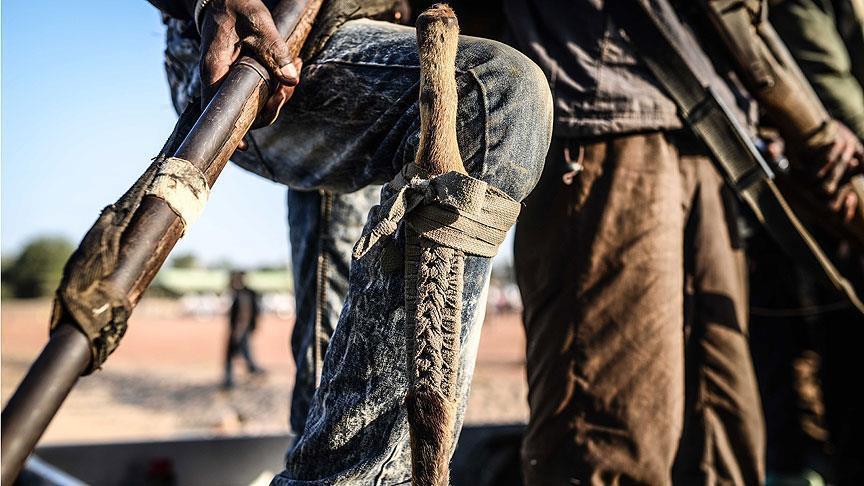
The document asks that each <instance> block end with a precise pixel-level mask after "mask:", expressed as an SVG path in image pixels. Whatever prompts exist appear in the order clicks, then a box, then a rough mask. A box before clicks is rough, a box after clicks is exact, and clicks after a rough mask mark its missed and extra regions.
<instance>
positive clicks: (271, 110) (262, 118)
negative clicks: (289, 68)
mask: <svg viewBox="0 0 864 486" xmlns="http://www.w3.org/2000/svg"><path fill="white" fill-rule="evenodd" d="M302 66H303V61H302V60H301V59H300V58H299V57H298V58H297V59H295V60H294V67H295V68H296V69H297V71H298V72H299V71H300V69H301V67H302ZM294 89H295V88H294V87H293V86H287V85H284V84H280V85H277V87H276V90H275V91H274V93H273V94H272V95H271V96H270V98H269V99H268V100H267V103H265V104H264V107H263V108H262V109H261V113H259V114H258V119H257V120H256V121H255V125H254V126H253V128H260V127H265V126H267V125H271V124H272V123H273V122H275V121H276V119H277V118H278V117H279V113H280V112H281V111H282V107H283V106H285V102H287V101H288V100H289V99H291V96H292V95H293V94H294Z"/></svg>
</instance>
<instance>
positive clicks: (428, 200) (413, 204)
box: [354, 164, 521, 259]
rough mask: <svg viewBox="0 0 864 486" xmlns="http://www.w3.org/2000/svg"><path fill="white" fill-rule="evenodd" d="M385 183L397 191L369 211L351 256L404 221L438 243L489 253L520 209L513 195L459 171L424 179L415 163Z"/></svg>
mask: <svg viewBox="0 0 864 486" xmlns="http://www.w3.org/2000/svg"><path fill="white" fill-rule="evenodd" d="M388 186H389V188H390V189H392V190H395V191H396V192H395V193H394V194H393V195H392V196H390V197H389V198H387V199H386V200H384V201H382V202H381V204H379V205H378V206H377V207H376V208H375V210H373V212H372V215H371V216H370V222H369V224H368V225H367V227H366V229H365V230H364V231H363V235H362V236H361V237H360V240H359V241H358V242H357V244H356V245H355V246H354V258H355V259H356V258H361V257H363V255H365V254H366V253H368V252H369V250H370V249H372V247H374V246H375V245H376V244H377V243H378V242H379V241H381V240H382V239H383V238H387V237H389V236H391V235H393V234H394V233H396V230H397V229H398V228H399V224H400V223H401V222H402V221H403V220H405V222H406V223H407V224H408V225H410V227H411V229H413V230H414V231H416V232H417V233H418V234H419V235H420V236H421V237H423V238H427V239H429V240H432V241H434V242H436V243H438V244H439V245H442V246H445V247H448V248H454V249H457V250H462V251H464V252H465V253H467V254H471V255H478V256H483V257H490V258H491V257H493V256H495V254H496V253H497V251H498V246H500V245H501V243H502V242H503V241H504V238H505V237H506V236H507V231H508V230H509V229H510V228H511V227H512V226H513V225H514V224H515V223H516V218H517V217H518V216H519V210H520V209H521V206H520V204H519V203H518V202H516V201H515V200H514V199H513V198H511V197H510V196H508V195H507V194H505V193H504V192H503V191H501V190H500V189H497V188H495V187H492V186H490V185H489V184H487V183H485V182H483V181H481V180H478V179H475V178H473V177H470V176H467V175H465V174H461V173H459V172H447V173H446V174H441V175H439V176H434V177H431V178H428V177H424V176H423V174H422V173H421V172H420V169H419V168H418V167H417V166H416V165H414V164H410V165H408V166H406V168H405V169H404V170H403V171H402V172H401V173H399V174H398V175H397V176H396V177H395V178H394V179H393V180H392V181H391V182H390V183H389V184H388ZM376 220H377V221H376Z"/></svg>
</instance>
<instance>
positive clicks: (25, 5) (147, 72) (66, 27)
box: [0, 0, 512, 266]
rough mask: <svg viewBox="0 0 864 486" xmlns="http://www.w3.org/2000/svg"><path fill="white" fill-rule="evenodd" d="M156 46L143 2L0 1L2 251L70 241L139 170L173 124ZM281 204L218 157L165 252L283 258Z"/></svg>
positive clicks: (268, 188) (238, 259)
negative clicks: (180, 234) (196, 213)
mask: <svg viewBox="0 0 864 486" xmlns="http://www.w3.org/2000/svg"><path fill="white" fill-rule="evenodd" d="M163 48H164V30H163V27H162V22H161V20H160V16H159V13H158V11H157V10H156V9H155V8H153V7H152V6H151V5H150V4H149V3H147V2H146V1H145V0H87V1H84V0H77V1H75V0H71V1H70V0H39V1H34V0H2V73H0V76H2V94H0V96H2V99H0V103H2V127H0V128H2V141H0V146H2V149H0V160H2V162H0V180H2V183H0V186H2V192H0V202H2V210H0V249H2V252H3V254H4V255H11V254H14V253H15V252H17V251H18V250H19V249H20V248H21V246H22V245H23V244H24V243H25V242H26V241H27V240H28V239H30V238H32V237H34V236H37V235H42V234H53V235H61V236H65V237H67V238H69V239H70V240H72V241H74V242H76V243H77V242H78V241H79V240H80V238H81V237H82V236H83V235H84V233H85V232H86V231H87V229H88V228H89V227H90V225H91V224H92V223H93V221H94V220H95V219H96V217H97V216H98V214H99V211H100V210H101V209H102V207H104V206H105V205H106V204H109V203H111V202H113V201H114V200H115V199H116V198H117V197H118V196H119V195H120V194H122V193H123V192H124V191H125V190H126V189H128V188H129V186H130V185H131V184H132V182H133V181H134V180H135V179H136V178H137V177H138V176H139V175H140V174H141V172H142V171H143V170H144V169H145V168H146V167H147V164H148V163H149V161H150V158H151V157H153V156H154V155H155V154H156V153H157V152H158V150H159V149H160V148H161V146H162V144H163V143H164V141H165V139H166V138H167V136H168V135H169V133H170V132H171V129H172V128H173V126H174V122H175V120H176V115H175V113H174V110H173V108H172V106H171V102H170V98H169V94H168V86H167V83H166V81H165V73H164V70H163V67H162V51H163ZM284 201H285V189H284V188H283V187H282V186H280V185H277V184H274V183H271V182H268V181H266V180H264V179H261V178H259V177H256V176H253V175H251V174H249V173H247V172H244V171H242V170H240V169H238V168H237V167H236V166H234V165H233V164H229V165H228V167H227V168H226V169H225V172H223V174H222V176H221V177H220V179H219V181H218V182H217V184H216V185H215V186H214V188H213V191H212V194H211V197H210V201H209V203H208V204H207V208H206V209H205V211H204V214H203V215H202V216H201V217H200V219H199V220H198V221H197V222H196V223H195V225H194V226H192V227H191V228H190V229H189V231H188V232H187V235H186V236H185V237H184V238H183V240H181V241H180V243H179V244H178V246H177V247H176V248H175V249H174V254H177V253H180V252H185V251H193V252H195V253H196V254H198V255H199V256H201V257H202V259H203V260H204V261H205V262H214V261H217V260H222V259H228V260H230V261H232V262H235V263H237V264H240V265H244V266H254V265H260V264H272V263H278V262H287V261H288V242H287V241H288V238H287V228H286V223H285V213H286V210H285V203H284ZM511 255H512V253H511V246H510V242H509V240H508V242H507V243H505V244H504V247H503V251H502V255H501V256H502V257H503V258H504V259H508V260H509V258H510V257H511Z"/></svg>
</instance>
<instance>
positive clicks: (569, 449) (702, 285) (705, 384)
mask: <svg viewBox="0 0 864 486" xmlns="http://www.w3.org/2000/svg"><path fill="white" fill-rule="evenodd" d="M679 147H681V144H673V143H672V142H670V140H669V137H668V136H667V135H666V134H663V133H652V134H645V135H631V136H619V137H614V138H607V139H602V140H595V141H591V142H590V143H581V144H580V143H579V141H576V140H569V141H568V140H560V139H556V140H554V141H553V144H552V147H551V150H550V152H549V156H548V158H547V163H546V171H545V173H544V175H543V177H542V179H541V181H540V183H539V185H538V187H537V188H536V189H535V191H534V192H533V194H532V195H531V196H529V198H528V199H527V200H526V206H525V208H524V209H523V211H522V214H521V216H520V221H519V223H518V225H517V228H516V250H515V262H516V272H517V280H518V283H519V287H520V290H521V292H522V296H523V300H524V305H525V315H524V318H525V319H524V320H525V329H526V333H527V368H528V383H529V393H528V401H529V405H530V409H531V417H530V420H529V424H528V431H527V434H526V437H525V441H524V444H523V451H522V457H523V471H524V475H525V480H526V484H528V485H530V486H537V485H550V486H551V485H555V486H558V485H565V484H583V485H584V484H634V483H635V484H651V485H665V484H670V483H672V482H673V481H674V482H675V483H676V484H688V485H689V484H748V485H749V484H760V483H762V482H763V481H764V479H763V478H764V465H763V451H764V432H763V427H764V426H763V417H762V414H761V407H760V403H759V396H758V391H757V386H756V380H755V377H754V373H753V367H752V364H751V361H750V355H749V350H748V347H747V335H746V334H747V329H746V279H745V276H744V266H743V265H744V259H743V252H742V250H741V249H740V248H739V247H738V245H737V241H736V239H737V238H736V235H737V232H735V231H734V230H733V231H730V228H735V225H734V221H735V220H734V218H735V217H736V213H735V208H734V199H733V198H732V197H730V195H729V194H728V193H727V191H726V188H725V186H724V184H723V182H722V179H721V178H720V176H719V174H718V173H717V171H716V170H715V169H714V167H713V166H712V165H711V162H710V161H709V160H708V159H707V158H706V157H704V156H699V155H687V154H685V153H683V152H685V151H684V150H683V149H679ZM693 152H694V153H696V151H693ZM568 167H569V169H577V170H578V169H581V170H579V171H578V173H576V174H575V176H573V177H570V178H568V177H566V176H563V175H564V173H565V172H567V171H568ZM565 180H569V184H568V183H567V182H565ZM685 343H686V345H685ZM685 362H686V365H685ZM685 368H686V370H685ZM685 388H686V390H685ZM685 408H686V411H685Z"/></svg>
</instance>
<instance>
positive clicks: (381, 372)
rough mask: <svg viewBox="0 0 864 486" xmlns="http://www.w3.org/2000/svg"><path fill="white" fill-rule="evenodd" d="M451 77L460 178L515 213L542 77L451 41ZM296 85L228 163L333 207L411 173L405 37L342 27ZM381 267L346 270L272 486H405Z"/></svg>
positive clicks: (484, 47) (478, 265)
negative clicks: (489, 191)
mask: <svg viewBox="0 0 864 486" xmlns="http://www.w3.org/2000/svg"><path fill="white" fill-rule="evenodd" d="M169 39H170V36H169ZM168 57H169V61H170V58H171V53H170V46H169V55H168ZM170 71H171V70H170V67H169V73H170ZM456 72H457V75H456V78H457V90H458V94H459V109H458V113H457V131H458V140H459V148H460V153H461V154H462V158H463V159H464V162H465V166H466V168H467V170H468V172H469V174H470V175H472V176H473V177H476V178H478V179H481V180H483V181H485V182H487V183H489V184H491V185H493V186H495V187H498V188H499V189H501V190H503V191H504V192H505V193H507V194H508V195H509V196H510V197H512V198H514V199H516V200H522V199H523V198H524V197H525V196H526V195H527V194H528V193H529V192H530V190H531V189H532V188H533V187H534V185H535V184H536V182H537V179H538V178H539V176H540V172H541V171H542V166H543V162H544V157H545V154H546V150H547V148H548V144H549V139H550V136H551V129H552V100H551V95H550V93H549V87H548V84H547V83H546V80H545V78H544V76H543V73H542V71H541V70H540V69H539V68H537V66H536V65H534V64H533V63H532V62H531V61H530V60H529V59H528V58H526V57H525V56H523V55H522V54H519V53H518V52H516V51H515V50H513V49H511V48H509V47H507V46H505V45H503V44H499V43H496V42H493V41H488V40H483V39H477V38H471V37H461V38H460V47H459V53H458V55H457V60H456ZM302 80H303V81H302V82H301V84H300V87H299V88H298V89H297V92H296V93H295V95H294V98H293V99H292V100H291V101H290V102H289V103H288V105H286V107H285V109H284V110H283V112H282V114H281V116H280V118H279V119H278V120H277V122H276V123H275V124H274V125H273V126H271V127H267V128H264V129H261V130H257V131H255V132H253V133H252V134H251V135H250V138H249V141H250V146H251V150H248V151H247V152H245V153H243V154H237V156H235V157H234V159H233V160H234V162H236V163H238V164H239V165H241V166H243V167H245V168H247V169H249V170H251V171H253V172H255V173H258V174H260V175H262V176H265V177H268V178H270V179H273V180H276V181H279V182H282V183H284V184H286V185H288V186H289V187H292V188H294V189H302V190H315V189H323V190H327V191H332V192H337V193H344V192H351V191H355V190H358V189H361V188H363V187H366V186H368V185H370V184H381V183H384V182H387V181H389V180H391V179H392V178H393V177H394V175H396V173H397V172H398V171H399V170H400V169H401V168H402V167H403V166H404V165H405V164H407V163H409V162H412V161H413V159H414V154H415V152H416V149H417V144H418V140H419V127H420V123H419V122H420V120H419V110H418V104H417V94H418V86H419V67H418V60H417V48H416V35H415V32H414V30H413V29H411V28H406V27H399V26H395V25H392V24H386V23H382V22H374V21H368V20H359V21H352V22H349V23H347V24H346V25H345V26H343V27H342V28H341V29H339V30H338V31H337V32H336V33H335V34H334V35H333V37H332V38H331V40H330V41H329V43H328V44H327V46H326V47H325V48H324V49H323V50H322V51H321V52H320V53H319V54H318V55H317V56H316V57H315V58H314V59H312V60H311V61H310V62H308V63H307V64H306V66H304V69H303V72H302ZM175 99H176V95H175ZM387 190H388V189H384V191H387ZM401 238H403V235H402V233H401V231H400V232H399V233H398V235H397V239H400V240H401ZM380 258H381V249H380V248H373V249H372V250H371V251H370V252H369V253H368V254H366V255H365V256H364V257H362V258H361V259H359V260H356V261H354V262H352V265H351V273H350V278H349V291H348V296H347V297H346V301H345V306H344V308H343V309H342V313H341V315H340V317H339V323H338V325H337V327H336V330H335V332H334V334H333V336H332V339H331V341H330V346H329V348H328V349H327V352H326V354H325V356H324V364H323V368H322V376H321V385H320V387H319V388H318V390H317V391H316V392H315V395H314V397H313V400H312V405H311V408H310V410H309V416H308V418H307V420H306V424H305V428H304V433H303V435H302V436H301V437H299V438H298V440H297V441H296V443H295V445H294V446H293V448H292V450H291V451H289V454H288V462H287V466H286V470H285V471H284V472H282V473H281V474H280V475H279V476H277V477H276V478H275V479H274V481H273V484H277V485H287V484H305V485H318V484H321V485H323V484H383V485H389V484H403V483H406V482H408V481H409V478H410V466H409V459H408V455H407V452H408V442H407V439H408V428H407V421H406V416H405V410H404V407H403V404H402V400H403V398H404V396H405V393H406V391H407V385H408V376H407V366H406V354H405V346H406V342H405V333H404V329H403V328H404V321H405V312H404V288H403V283H404V277H403V273H402V272H401V271H395V272H392V273H388V272H385V271H384V270H383V269H382V265H381V263H380ZM490 266H491V265H490V259H488V258H482V257H476V256H468V257H467V258H466V261H465V270H464V272H465V275H464V281H465V285H464V291H463V302H462V319H463V330H462V346H463V347H462V353H461V357H460V368H459V384H460V398H461V400H462V402H461V407H460V411H459V414H458V419H457V420H458V422H459V423H458V424H457V425H458V426H457V430H458V429H459V428H460V427H461V421H462V416H463V413H462V412H463V411H464V405H465V399H466V397H467V392H468V387H469V384H470V379H471V375H472V373H473V365H474V359H475V356H476V351H477V344H478V339H479V330H480V325H481V322H482V318H479V317H480V316H482V314H483V308H484V296H485V289H486V288H487V285H488V275H489V271H490Z"/></svg>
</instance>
